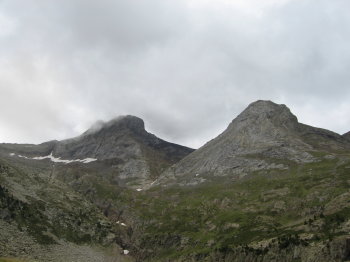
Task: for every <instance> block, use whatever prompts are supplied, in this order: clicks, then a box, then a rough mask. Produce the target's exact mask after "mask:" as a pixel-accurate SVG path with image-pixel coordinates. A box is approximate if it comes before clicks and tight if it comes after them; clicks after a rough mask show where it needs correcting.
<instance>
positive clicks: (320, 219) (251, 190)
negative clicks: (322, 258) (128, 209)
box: [129, 152, 350, 260]
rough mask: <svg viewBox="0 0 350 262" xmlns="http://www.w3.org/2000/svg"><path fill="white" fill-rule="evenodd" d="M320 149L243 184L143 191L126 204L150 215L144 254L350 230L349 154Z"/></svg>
mask: <svg viewBox="0 0 350 262" xmlns="http://www.w3.org/2000/svg"><path fill="white" fill-rule="evenodd" d="M323 155H325V154H323V153H322V152H321V153H318V154H317V156H318V157H320V161H319V162H315V163H309V164H305V165H302V166H297V165H296V164H294V163H293V162H284V164H285V165H288V169H286V170H270V171H261V172H257V173H254V174H250V176H249V177H248V178H246V179H244V180H241V181H239V182H231V181H230V180H229V179H228V178H220V179H218V180H217V181H216V183H210V184H202V185H200V186H197V187H172V188H168V189H161V188H154V189H152V190H151V191H149V192H147V193H146V192H145V193H140V194H138V195H137V197H136V198H135V197H134V199H130V202H129V203H130V204H131V205H132V208H133V209H134V210H138V212H139V214H140V215H141V217H142V220H143V221H146V223H145V224H144V227H143V230H144V235H143V237H142V240H141V243H140V247H143V251H144V252H145V253H144V255H145V256H146V257H149V256H151V257H153V258H152V260H157V259H159V260H164V259H175V258H179V257H186V256H198V255H203V256H206V255H209V254H210V253H212V252H213V251H216V252H224V253H225V252H226V253H227V252H230V250H234V249H235V248H237V247H238V246H246V245H247V246H249V247H254V243H258V242H261V241H262V242H263V241H264V240H269V241H276V243H278V244H279V246H280V247H281V248H286V247H288V245H289V244H297V245H308V244H310V243H311V242H317V241H321V240H328V239H332V238H334V237H336V236H338V235H342V234H346V232H344V230H343V229H342V227H343V225H344V223H345V222H346V221H348V220H349V219H350V205H348V203H347V200H346V199H347V197H346V196H347V194H348V191H349V188H350V186H349V185H350V174H349V170H350V169H349V168H350V161H349V155H346V154H343V155H338V156H337V157H336V158H334V159H327V158H324V157H323ZM254 157H258V156H254ZM275 162H276V161H275ZM271 239H274V240H271ZM262 242H261V243H262ZM147 250H148V251H147Z"/></svg>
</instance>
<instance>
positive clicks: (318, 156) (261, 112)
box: [0, 101, 350, 262]
mask: <svg viewBox="0 0 350 262" xmlns="http://www.w3.org/2000/svg"><path fill="white" fill-rule="evenodd" d="M349 189H350V138H349V133H347V134H344V135H339V134H336V133H334V132H331V131H328V130H324V129H319V128H315V127H311V126H307V125H304V124H301V123H299V122H298V120H297V118H296V116H294V115H293V114H292V113H291V112H290V110H289V109H288V108H287V107H286V106H284V105H278V104H275V103H273V102H270V101H257V102H254V103H252V104H251V105H249V106H248V108H247V109H246V110H244V111H243V112H242V113H241V114H240V115H239V116H238V117H237V118H235V119H234V120H233V121H232V123H231V124H230V125H229V126H228V128H227V129H226V130H225V131H224V132H223V133H222V134H221V135H219V136H218V137H217V138H215V139H213V140H211V141H210V142H208V143H207V144H206V145H204V146H203V147H201V148H199V149H198V150H195V151H194V150H192V149H190V148H186V147H183V146H179V145H175V144H172V143H168V142H166V141H164V140H161V139H159V138H157V137H156V136H154V135H152V134H150V133H148V132H147V131H146V130H145V128H144V123H143V121H142V120H141V119H139V118H137V117H133V116H126V117H120V118H117V119H114V120H112V121H110V122H108V123H97V124H96V125H94V126H93V127H92V128H90V129H89V130H87V131H86V132H85V133H84V134H82V135H81V136H79V137H76V138H73V139H68V140H64V141H50V142H46V143H43V144H40V145H20V144H0V257H8V258H16V259H18V260H20V261H72V262H73V261H237V262H253V261H261V262H263V261H264V262H265V261H266V262H267V261H276V262H277V261H286V262H287V261H305V262H316V261H320V262H323V261H324V262H328V261H334V262H337V261H350V190H349ZM0 261H1V258H0Z"/></svg>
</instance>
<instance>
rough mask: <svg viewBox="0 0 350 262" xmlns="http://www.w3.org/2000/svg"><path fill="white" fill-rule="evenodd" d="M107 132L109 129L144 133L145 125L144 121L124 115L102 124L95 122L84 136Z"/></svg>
mask: <svg viewBox="0 0 350 262" xmlns="http://www.w3.org/2000/svg"><path fill="white" fill-rule="evenodd" d="M107 129H108V130H109V129H112V130H114V129H118V130H120V129H128V130H132V131H136V132H143V131H145V123H144V121H143V120H142V119H141V118H139V117H137V116H133V115H125V116H118V117H116V118H114V119H112V120H110V121H108V122H104V121H102V120H99V121H97V122H95V123H94V124H93V125H92V126H91V127H90V128H89V129H88V130H87V131H86V132H85V133H84V134H83V136H86V135H92V134H95V133H97V132H99V131H101V130H107Z"/></svg>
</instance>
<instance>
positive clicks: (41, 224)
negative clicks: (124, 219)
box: [0, 160, 131, 262]
mask: <svg viewBox="0 0 350 262" xmlns="http://www.w3.org/2000/svg"><path fill="white" fill-rule="evenodd" d="M0 232H1V233H0V257H2V256H3V257H17V258H21V259H25V260H29V261H77V262H78V261H106V262H107V261H109V262H112V261H116V259H115V258H116V257H119V258H120V259H119V260H118V261H129V260H130V259H131V258H128V257H127V256H121V254H122V253H123V249H122V248H121V247H120V246H118V245H117V244H116V239H117V238H118V235H119V234H120V233H119V230H118V227H117V226H116V225H114V224H112V223H111V221H109V220H108V219H107V218H106V217H105V216H104V215H103V213H102V212H101V211H100V210H99V209H98V208H97V207H96V206H95V205H93V204H92V203H91V202H89V201H87V200H86V199H85V198H84V197H83V196H81V195H80V194H77V193H76V192H74V191H73V190H72V189H71V188H70V187H69V186H67V185H66V184H64V183H62V182H60V181H58V180H56V179H55V178H53V177H50V176H47V175H46V174H45V173H40V172H35V173H28V172H26V170H25V169H21V168H19V167H18V166H15V167H14V166H12V165H10V164H9V163H7V162H6V161H4V160H0ZM86 254H89V256H88V257H86Z"/></svg>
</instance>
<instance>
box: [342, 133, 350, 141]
mask: <svg viewBox="0 0 350 262" xmlns="http://www.w3.org/2000/svg"><path fill="white" fill-rule="evenodd" d="M343 137H344V138H346V139H347V140H349V141H350V132H347V133H345V134H344V135H343Z"/></svg>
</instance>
